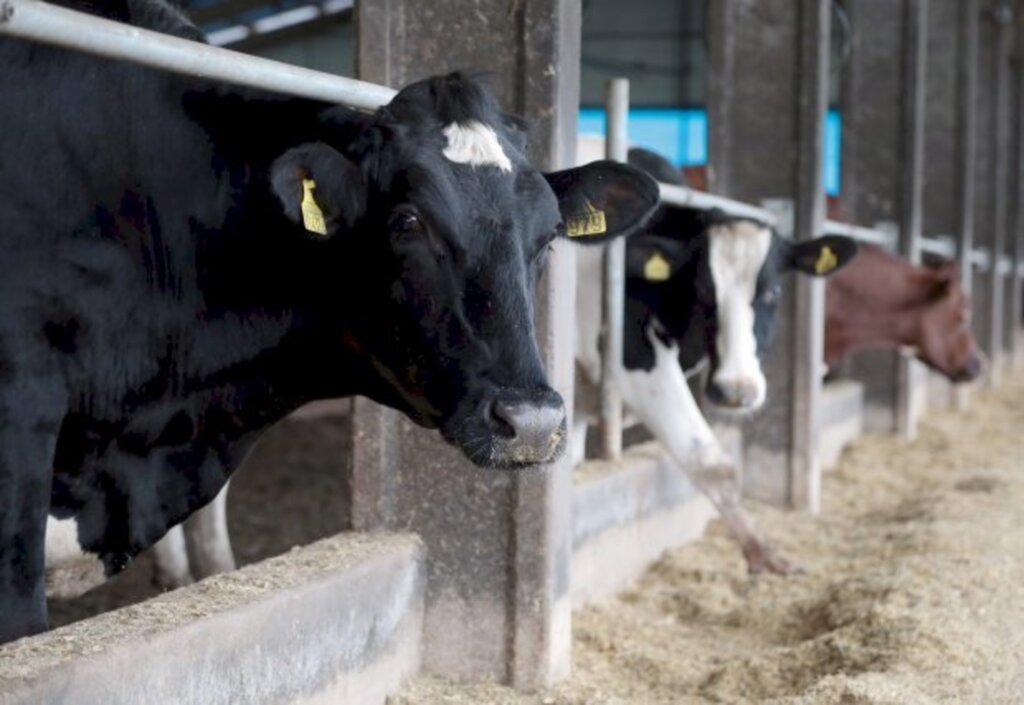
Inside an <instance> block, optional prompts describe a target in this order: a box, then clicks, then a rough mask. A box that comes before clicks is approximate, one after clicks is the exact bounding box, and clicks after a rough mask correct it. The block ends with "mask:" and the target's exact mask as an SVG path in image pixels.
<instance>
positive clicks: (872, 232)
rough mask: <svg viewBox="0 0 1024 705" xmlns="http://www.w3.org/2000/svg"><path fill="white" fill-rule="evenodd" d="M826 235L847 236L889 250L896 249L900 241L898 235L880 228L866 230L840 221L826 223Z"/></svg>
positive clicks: (860, 226)
mask: <svg viewBox="0 0 1024 705" xmlns="http://www.w3.org/2000/svg"><path fill="white" fill-rule="evenodd" d="M825 234H826V235H845V236H846V237H851V238H853V239H854V240H857V241H858V242H868V243H871V244H872V245H880V246H882V247H884V248H886V249H889V250H894V249H896V244H897V240H898V239H899V238H898V237H897V235H896V233H894V232H892V231H887V230H882V229H880V228H866V227H864V226H862V225H853V224H851V223H841V222H839V221H838V220H826V221H825Z"/></svg>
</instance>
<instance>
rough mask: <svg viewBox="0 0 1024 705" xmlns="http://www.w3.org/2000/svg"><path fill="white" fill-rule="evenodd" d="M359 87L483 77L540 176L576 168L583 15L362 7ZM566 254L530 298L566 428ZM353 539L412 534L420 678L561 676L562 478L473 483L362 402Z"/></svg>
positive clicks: (481, 7) (564, 616) (469, 0)
mask: <svg viewBox="0 0 1024 705" xmlns="http://www.w3.org/2000/svg"><path fill="white" fill-rule="evenodd" d="M356 21H357V34H358V47H357V68H358V73H359V76H360V78H363V79H368V80H371V81H377V82H382V83H387V84H389V85H392V86H396V87H398V86H401V85H404V84H406V83H408V82H410V81H413V80H416V79H419V78H423V77H425V76H427V75H431V74H437V73H443V72H447V71H451V70H454V69H467V68H468V69H471V70H480V71H484V72H488V73H489V74H490V75H491V76H492V77H493V78H494V80H493V83H494V85H495V87H496V89H497V94H498V97H499V99H500V101H501V103H502V105H503V106H504V108H505V109H506V110H509V111H510V112H514V113H516V114H519V115H522V116H524V117H526V118H527V119H528V120H529V121H530V122H531V124H532V126H533V130H532V133H531V157H532V158H533V161H534V163H536V164H537V165H538V166H539V167H541V168H543V169H551V168H555V167H561V166H565V165H570V164H572V163H573V156H574V151H575V143H576V139H575V128H576V116H577V109H578V102H579V67H580V57H579V42H580V8H579V3H577V2H572V0H520V1H519V2H511V3H510V2H508V1H507V0H450V1H449V2H444V3H435V2H422V1H421V0H361V2H359V3H357V4H356ZM574 304H575V265H574V259H573V256H572V252H571V250H570V249H568V248H561V247H559V248H558V249H556V251H555V252H554V253H553V254H552V256H551V260H550V262H549V266H548V274H547V276H546V277H545V279H544V280H543V282H542V283H541V286H540V288H539V293H538V314H537V326H538V338H539V340H540V344H541V350H542V354H543V355H544V356H545V362H546V365H547V369H548V374H549V378H550V380H551V382H552V384H553V385H554V387H555V388H556V389H557V390H558V391H559V392H561V394H562V395H563V397H564V399H565V401H566V404H567V407H569V408H568V411H569V413H570V414H571V405H572V398H573V394H572V383H573V359H572V358H573V352H572V330H573V315H574V311H573V307H574ZM353 427H354V434H355V438H354V443H353V458H354V471H353V485H354V487H353V523H354V526H355V528H356V529H360V530H367V529H375V528H388V529H401V530H406V531H414V532H416V533H417V534H419V535H420V537H421V538H422V540H423V542H424V544H425V547H426V557H427V569H426V581H427V584H426V612H425V617H424V628H425V634H424V647H423V667H424V670H425V671H426V672H428V673H432V674H439V675H445V676H449V677H455V678H460V679H469V680H484V681H499V682H504V683H510V684H512V685H514V686H515V687H517V688H520V689H526V690H529V689H533V688H536V687H539V686H542V685H545V684H547V683H551V682H552V681H554V680H557V679H558V678H560V677H563V676H565V675H566V674H567V673H568V670H569V663H570V646H571V630H570V601H569V565H570V559H571V525H570V516H569V513H570V507H571V490H572V484H571V467H570V466H569V464H568V457H566V458H565V460H564V461H561V462H559V463H557V464H555V465H553V466H550V467H547V468H543V469H540V470H532V471H528V472H519V473H503V472H494V471H484V470H479V469H477V468H474V467H472V466H470V465H469V464H468V463H467V462H466V461H465V460H464V459H463V458H462V457H461V455H460V454H459V453H458V452H457V451H455V450H453V449H452V448H450V447H448V446H446V445H445V444H444V443H443V442H442V441H441V439H440V438H439V437H438V436H437V434H436V433H429V432H426V431H423V430H422V429H419V428H417V427H415V426H413V425H412V424H410V423H409V422H407V421H406V420H404V419H403V418H401V417H399V416H398V415H397V414H396V413H394V412H392V411H389V410H386V409H383V408H381V407H378V406H376V405H374V404H372V403H370V402H367V401H365V400H360V401H358V402H357V404H356V406H355V413H354V418H353Z"/></svg>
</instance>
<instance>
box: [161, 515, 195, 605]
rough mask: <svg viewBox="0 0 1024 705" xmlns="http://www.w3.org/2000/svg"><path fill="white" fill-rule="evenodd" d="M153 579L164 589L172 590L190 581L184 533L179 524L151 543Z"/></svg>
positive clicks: (190, 575) (190, 574) (190, 573)
mask: <svg viewBox="0 0 1024 705" xmlns="http://www.w3.org/2000/svg"><path fill="white" fill-rule="evenodd" d="M152 550H153V563H154V573H155V574H154V576H153V580H154V581H155V582H156V584H157V585H159V586H160V587H162V588H163V589H164V590H173V589H175V588H180V587H183V586H185V585H189V584H191V583H192V571H190V570H189V567H188V551H186V549H185V533H184V532H183V531H182V529H181V524H178V525H177V526H173V527H171V529H170V531H168V532H167V533H166V534H165V535H164V537H163V538H162V539H160V540H159V541H157V542H156V543H155V544H154V545H153V549H152Z"/></svg>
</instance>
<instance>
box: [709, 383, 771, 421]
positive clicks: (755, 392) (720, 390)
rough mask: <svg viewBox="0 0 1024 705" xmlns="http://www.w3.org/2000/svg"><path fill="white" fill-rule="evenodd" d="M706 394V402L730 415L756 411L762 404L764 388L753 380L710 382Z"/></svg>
mask: <svg viewBox="0 0 1024 705" xmlns="http://www.w3.org/2000/svg"><path fill="white" fill-rule="evenodd" d="M706 393H707V398H708V401H710V402H711V403H712V404H714V405H715V406H716V407H718V408H719V409H720V410H724V411H728V412H732V413H747V412H751V411H756V410H758V409H759V408H761V406H762V405H763V404H764V388H763V386H762V385H760V384H758V383H757V381H756V380H754V379H746V378H741V379H737V380H729V381H725V380H712V381H711V382H710V383H709V384H708V386H707V392H706Z"/></svg>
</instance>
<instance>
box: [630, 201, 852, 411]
mask: <svg viewBox="0 0 1024 705" xmlns="http://www.w3.org/2000/svg"><path fill="white" fill-rule="evenodd" d="M709 220H710V223H709V224H707V225H706V227H705V228H704V229H703V230H702V231H701V232H700V233H699V234H695V233H688V234H686V235H685V236H684V237H683V238H682V240H679V239H676V238H669V237H660V236H645V237H643V238H640V239H637V240H636V241H634V242H633V243H631V245H630V247H631V249H638V250H640V251H641V253H640V258H639V259H637V258H632V260H633V261H634V262H637V264H636V265H635V267H634V268H635V272H634V273H633V275H634V276H638V275H644V274H647V273H645V272H643V270H641V269H639V267H640V266H641V260H643V258H648V259H647V260H646V261H647V262H650V261H651V260H650V259H649V258H651V257H653V256H654V254H653V253H655V252H657V253H658V256H660V257H661V258H663V260H664V262H665V264H664V268H665V271H666V272H668V276H666V277H664V278H663V281H662V282H661V283H660V285H658V284H655V285H653V286H652V285H651V284H650V283H649V281H648V284H647V286H648V288H652V289H654V290H655V293H653V295H650V294H649V295H647V296H645V299H647V300H649V301H653V302H654V305H653V306H652V309H653V312H654V315H655V316H656V317H657V318H658V319H659V321H660V322H661V323H662V324H663V325H664V326H665V329H666V332H667V333H668V334H669V335H672V336H674V337H676V338H678V339H679V340H680V341H681V342H682V343H683V349H684V351H685V350H686V348H687V347H690V348H692V347H695V346H694V345H693V341H694V340H695V338H696V337H700V338H701V341H700V342H699V346H700V347H701V348H702V351H703V353H704V354H705V355H706V356H707V358H708V360H709V363H710V369H709V374H708V377H707V387H706V389H705V394H706V397H707V399H708V400H709V401H710V402H711V403H712V404H714V405H715V407H717V408H718V409H719V410H724V411H727V412H732V413H748V412H753V411H756V410H757V409H759V408H760V407H761V406H763V404H764V402H765V398H766V393H767V382H766V380H765V376H764V371H763V369H762V361H763V359H764V356H765V354H766V353H767V351H768V350H769V349H770V347H771V342H772V339H773V337H774V332H775V325H776V313H777V309H778V303H779V300H780V298H781V295H782V285H783V276H784V275H785V274H786V273H787V272H789V271H794V272H801V273H804V274H809V275H812V276H825V275H827V274H830V273H832V272H834V271H836V270H838V269H839V268H840V267H842V266H843V265H845V264H846V263H847V262H848V261H849V260H850V259H852V257H853V256H854V255H855V254H856V252H857V245H856V243H855V242H854V241H853V240H850V239H849V238H845V237H837V236H825V237H821V238H817V239H815V240H810V241H803V242H799V243H793V242H792V241H790V240H787V239H784V238H782V237H780V236H779V235H777V234H776V233H775V232H774V231H773V230H772V229H771V228H769V227H766V226H765V225H764V224H762V223H759V222H756V221H752V220H746V219H736V218H725V217H722V216H718V215H715V214H712V215H711V217H710V219H709ZM659 278H660V277H659ZM647 279H648V280H649V279H650V277H647ZM658 289H661V291H657V290H658ZM677 308H682V309H683V310H676V309H677ZM688 343H689V344H688ZM691 362H692V361H691Z"/></svg>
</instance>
